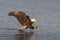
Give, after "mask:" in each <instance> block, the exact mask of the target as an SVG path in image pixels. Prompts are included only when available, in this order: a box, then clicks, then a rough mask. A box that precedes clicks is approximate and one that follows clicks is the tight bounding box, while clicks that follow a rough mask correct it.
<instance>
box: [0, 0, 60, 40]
mask: <svg viewBox="0 0 60 40" xmlns="http://www.w3.org/2000/svg"><path fill="white" fill-rule="evenodd" d="M10 11H24V12H25V13H26V14H27V15H29V16H30V17H31V18H36V19H37V20H38V22H37V23H34V24H33V25H37V26H38V29H37V30H34V32H30V30H27V32H26V30H25V31H23V32H19V31H18V29H20V28H21V27H22V25H20V24H19V22H18V21H17V19H16V18H15V17H12V16H8V13H9V12H10ZM0 40H60V0H0Z"/></svg>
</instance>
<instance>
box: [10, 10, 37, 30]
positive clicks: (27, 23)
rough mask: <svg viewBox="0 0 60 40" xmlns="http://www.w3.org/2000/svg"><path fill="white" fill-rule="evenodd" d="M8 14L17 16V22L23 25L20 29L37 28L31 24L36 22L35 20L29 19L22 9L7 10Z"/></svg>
mask: <svg viewBox="0 0 60 40" xmlns="http://www.w3.org/2000/svg"><path fill="white" fill-rule="evenodd" d="M9 16H14V17H16V18H17V20H18V21H19V23H20V24H21V25H23V27H22V28H21V29H27V28H30V29H36V28H37V27H36V26H33V25H32V24H33V23H34V22H37V20H36V19H30V17H29V16H28V15H26V14H25V13H24V12H22V11H17V12H15V11H11V12H9Z"/></svg>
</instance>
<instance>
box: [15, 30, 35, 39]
mask: <svg viewBox="0 0 60 40" xmlns="http://www.w3.org/2000/svg"><path fill="white" fill-rule="evenodd" d="M19 32H20V34H16V35H15V40H35V35H34V32H25V31H19Z"/></svg>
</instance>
